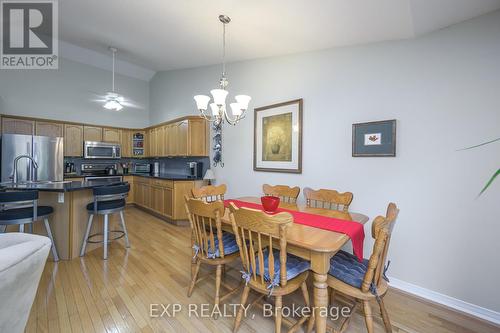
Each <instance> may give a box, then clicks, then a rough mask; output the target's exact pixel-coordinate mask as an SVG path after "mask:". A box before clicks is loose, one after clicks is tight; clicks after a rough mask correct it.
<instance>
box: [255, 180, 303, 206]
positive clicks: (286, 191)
mask: <svg viewBox="0 0 500 333" xmlns="http://www.w3.org/2000/svg"><path fill="white" fill-rule="evenodd" d="M262 191H263V192H264V195H272V196H274V197H279V198H280V199H281V201H282V202H285V203H296V202H297V198H298V197H299V193H300V187H298V186H295V187H290V186H287V185H275V186H272V185H268V184H264V185H262Z"/></svg>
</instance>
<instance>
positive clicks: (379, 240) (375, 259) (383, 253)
mask: <svg viewBox="0 0 500 333" xmlns="http://www.w3.org/2000/svg"><path fill="white" fill-rule="evenodd" d="M398 214H399V209H398V208H397V206H396V204H394V203H392V202H391V203H390V204H389V206H388V207H387V213H386V216H385V217H383V216H377V217H376V218H375V220H374V221H373V223H372V237H373V238H374V239H375V244H373V251H372V254H371V256H370V260H369V261H368V269H367V271H366V274H365V276H364V278H363V284H362V285H361V290H362V291H363V292H367V291H368V290H370V285H371V283H372V282H373V283H374V284H375V286H377V287H378V285H379V283H380V279H381V278H382V276H383V274H384V267H385V262H386V260H387V252H388V249H389V243H390V240H391V235H392V230H393V228H394V225H395V224H396V219H397V217H398Z"/></svg>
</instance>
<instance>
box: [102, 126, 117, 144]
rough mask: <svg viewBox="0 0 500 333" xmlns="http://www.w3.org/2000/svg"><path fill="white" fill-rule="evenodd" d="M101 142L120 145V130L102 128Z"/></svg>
mask: <svg viewBox="0 0 500 333" xmlns="http://www.w3.org/2000/svg"><path fill="white" fill-rule="evenodd" d="M102 141H104V142H112V143H121V141H122V130H121V129H118V128H104V129H103V130H102Z"/></svg>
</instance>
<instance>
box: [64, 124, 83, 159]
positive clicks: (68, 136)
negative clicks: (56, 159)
mask: <svg viewBox="0 0 500 333" xmlns="http://www.w3.org/2000/svg"><path fill="white" fill-rule="evenodd" d="M64 156H83V126H82V125H74V124H64Z"/></svg>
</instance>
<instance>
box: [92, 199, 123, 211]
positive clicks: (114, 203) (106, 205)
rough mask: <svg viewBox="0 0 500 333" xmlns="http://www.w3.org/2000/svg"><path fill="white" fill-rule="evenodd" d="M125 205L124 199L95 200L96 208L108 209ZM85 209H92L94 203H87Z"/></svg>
mask: <svg viewBox="0 0 500 333" xmlns="http://www.w3.org/2000/svg"><path fill="white" fill-rule="evenodd" d="M121 207H125V199H118V200H108V201H98V202H97V210H98V211H99V210H109V209H115V208H121ZM87 210H88V211H89V212H90V211H94V203H93V202H91V203H89V204H88V205H87Z"/></svg>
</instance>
